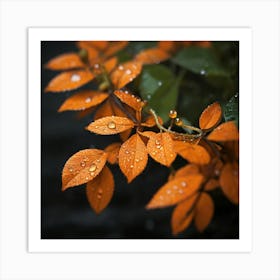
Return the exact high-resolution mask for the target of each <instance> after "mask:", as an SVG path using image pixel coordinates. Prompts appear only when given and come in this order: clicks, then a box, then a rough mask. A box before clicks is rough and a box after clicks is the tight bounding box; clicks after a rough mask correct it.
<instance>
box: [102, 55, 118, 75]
mask: <svg viewBox="0 0 280 280" xmlns="http://www.w3.org/2000/svg"><path fill="white" fill-rule="evenodd" d="M117 63H118V59H117V58H116V57H112V58H110V59H108V60H107V61H105V63H104V67H105V69H106V71H107V73H111V72H112V71H113V69H114V68H115V67H116V66H117Z"/></svg>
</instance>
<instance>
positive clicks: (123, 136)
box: [120, 128, 132, 142]
mask: <svg viewBox="0 0 280 280" xmlns="http://www.w3.org/2000/svg"><path fill="white" fill-rule="evenodd" d="M131 131H132V128H131V129H128V130H126V131H124V132H121V133H120V138H121V140H122V141H123V142H125V141H126V140H127V139H128V138H129V136H130V134H131Z"/></svg>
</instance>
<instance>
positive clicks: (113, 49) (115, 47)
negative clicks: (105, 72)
mask: <svg viewBox="0 0 280 280" xmlns="http://www.w3.org/2000/svg"><path fill="white" fill-rule="evenodd" d="M127 44H128V42H127V41H118V42H111V43H110V44H109V46H108V47H107V49H106V50H105V51H104V55H105V56H106V57H109V56H111V55H114V54H115V53H117V52H119V51H121V50H122V49H124V48H125V47H126V46H127Z"/></svg>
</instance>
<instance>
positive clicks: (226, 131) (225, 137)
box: [207, 121, 239, 141]
mask: <svg viewBox="0 0 280 280" xmlns="http://www.w3.org/2000/svg"><path fill="white" fill-rule="evenodd" d="M207 139H208V140H211V141H233V140H238V139H239V132H238V129H237V127H236V125H235V123H234V121H230V122H225V123H222V124H221V125H219V126H218V127H217V128H215V129H214V130H213V131H212V132H211V133H210V134H209V135H208V137H207Z"/></svg>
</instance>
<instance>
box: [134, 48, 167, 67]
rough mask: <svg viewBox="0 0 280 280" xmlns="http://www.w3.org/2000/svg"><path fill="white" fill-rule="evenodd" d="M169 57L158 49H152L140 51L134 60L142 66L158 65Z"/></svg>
mask: <svg viewBox="0 0 280 280" xmlns="http://www.w3.org/2000/svg"><path fill="white" fill-rule="evenodd" d="M169 57H170V54H169V53H167V52H165V51H164V50H163V49H160V48H152V49H146V50H143V51H141V52H140V53H138V54H137V55H136V56H135V60H136V61H139V62H141V63H143V64H154V63H156V64H157V63H160V62H161V61H164V60H166V59H168V58H169Z"/></svg>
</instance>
